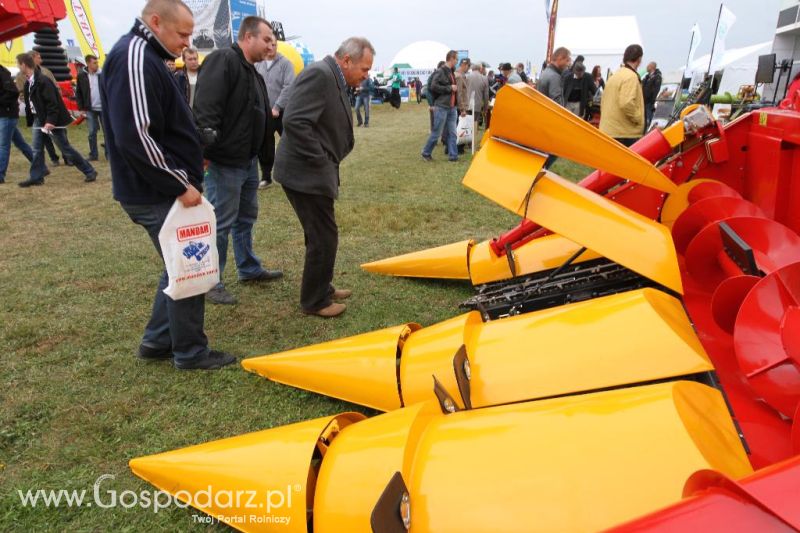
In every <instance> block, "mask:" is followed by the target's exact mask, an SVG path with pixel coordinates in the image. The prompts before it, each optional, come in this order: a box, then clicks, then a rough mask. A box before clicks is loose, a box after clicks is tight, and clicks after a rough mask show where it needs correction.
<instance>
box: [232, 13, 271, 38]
mask: <svg viewBox="0 0 800 533" xmlns="http://www.w3.org/2000/svg"><path fill="white" fill-rule="evenodd" d="M262 23H264V24H266V25H267V28H269V30H270V31H272V25H271V24H270V23H269V22H267V21H266V20H264V19H263V18H261V17H255V16H250V17H245V18H244V20H242V25H241V26H239V34H238V35H237V36H236V38H237V39H238V40H239V41H243V40H244V36H245V35H246V34H248V33H249V34H250V35H256V36H257V35H261V32H260V30H259V28H260V27H261V24H262Z"/></svg>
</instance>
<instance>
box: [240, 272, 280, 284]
mask: <svg viewBox="0 0 800 533" xmlns="http://www.w3.org/2000/svg"><path fill="white" fill-rule="evenodd" d="M282 277H283V272H281V271H280V270H262V271H261V272H260V273H259V274H258V275H257V276H255V277H252V278H242V279H240V280H239V282H240V283H256V282H259V281H273V280H276V279H280V278H282Z"/></svg>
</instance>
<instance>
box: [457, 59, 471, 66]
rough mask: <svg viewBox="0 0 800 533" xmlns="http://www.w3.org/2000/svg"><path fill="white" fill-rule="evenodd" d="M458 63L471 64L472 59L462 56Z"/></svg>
mask: <svg viewBox="0 0 800 533" xmlns="http://www.w3.org/2000/svg"><path fill="white" fill-rule="evenodd" d="M458 64H459V65H471V64H472V61H470V60H469V58H468V57H464V58H462V59H461V61H459V63H458Z"/></svg>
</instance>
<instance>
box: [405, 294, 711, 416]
mask: <svg viewBox="0 0 800 533" xmlns="http://www.w3.org/2000/svg"><path fill="white" fill-rule="evenodd" d="M474 315H477V313H476V312H474ZM476 318H478V317H477V316H473V313H470V314H467V315H462V317H460V318H458V317H457V318H456V319H452V320H450V321H447V322H444V323H442V324H437V325H436V326H432V327H429V328H424V329H422V330H420V331H418V332H416V333H414V334H413V335H411V337H410V338H409V339H408V342H406V345H405V348H404V349H403V355H402V357H401V358H400V382H401V390H402V392H403V401H404V403H405V405H411V404H413V403H415V402H421V401H427V400H428V399H430V397H431V395H430V383H431V378H430V376H431V375H435V376H436V377H437V378H438V379H439V381H440V382H441V383H442V385H443V386H444V387H445V388H446V389H447V391H448V392H449V393H450V395H451V396H453V397H454V398H457V397H458V395H459V389H458V386H457V384H456V380H455V377H454V373H453V356H454V355H455V353H456V351H457V350H458V347H459V343H460V342H463V344H464V346H465V347H466V352H467V357H468V358H469V366H470V373H471V379H470V389H471V403H472V406H473V407H487V406H491V405H500V404H504V403H510V402H519V401H522V400H533V399H538V398H546V397H550V396H559V395H563V394H572V393H577V392H582V391H589V390H597V389H602V388H607V387H614V386H620V385H627V384H633V383H643V382H647V381H653V380H659V379H665V378H674V377H680V376H687V375H692V374H696V373H701V372H708V371H710V370H713V368H714V367H713V365H712V363H711V361H710V360H709V358H708V356H707V355H706V353H705V350H704V349H703V346H702V344H700V340H699V339H698V338H697V335H696V334H695V332H694V330H693V328H692V325H691V323H690V322H689V318H688V317H687V316H686V312H685V311H684V309H683V305H682V304H681V302H680V301H679V300H677V299H676V298H673V297H672V296H669V295H668V294H665V293H663V292H661V291H657V290H654V289H642V290H638V291H632V292H626V293H620V294H615V295H612V296H606V297H603V298H597V299H594V300H588V301H585V302H579V303H574V304H570V305H564V306H561V307H555V308H552V309H545V310H543V311H537V312H534V313H526V314H522V315H518V316H514V317H509V318H504V319H501V320H494V321H491V322H486V323H483V322H480V321H479V320H475V319H476ZM458 320H460V321H461V324H463V329H462V330H458V329H456V328H454V327H453V326H454V325H455V324H456V323H458V322H457V321H458ZM431 339H433V340H434V341H431ZM462 339H463V341H462Z"/></svg>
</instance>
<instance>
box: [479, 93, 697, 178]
mask: <svg viewBox="0 0 800 533" xmlns="http://www.w3.org/2000/svg"><path fill="white" fill-rule="evenodd" d="M681 127H682V125H681ZM490 130H491V132H492V135H493V136H495V137H500V138H503V139H507V140H509V141H513V142H515V143H518V144H521V145H524V146H527V147H530V148H534V149H536V150H541V151H543V152H546V153H548V154H554V155H557V156H559V157H563V158H565V159H569V160H571V161H576V162H578V163H581V164H584V165H586V166H589V167H592V168H597V169H600V170H605V171H606V172H610V173H612V174H614V175H616V176H619V177H621V178H625V179H628V180H631V181H635V182H636V183H640V184H642V185H646V186H648V187H652V188H653V189H657V190H659V191H663V192H666V193H670V192H672V191H674V190H675V187H676V186H675V184H674V183H673V182H672V181H671V180H670V179H669V178H667V177H666V176H665V175H664V174H663V173H662V172H661V171H660V170H658V168H656V167H655V166H654V165H653V164H652V163H650V162H649V161H647V160H646V159H645V158H643V157H642V156H640V155H639V154H636V153H634V152H632V151H631V150H629V149H627V148H625V147H624V146H623V145H621V144H620V143H618V142H617V141H615V140H614V139H612V138H611V137H609V136H608V135H606V134H605V133H603V132H602V131H600V130H599V129H597V128H595V127H594V126H592V125H591V124H589V123H588V122H586V121H585V120H582V119H581V118H580V117H577V116H575V115H573V114H572V113H570V112H569V111H567V109H565V108H564V107H562V106H560V105H558V104H556V103H555V102H553V101H552V100H550V99H549V98H547V97H546V96H544V95H543V94H541V93H540V92H539V91H537V90H535V89H533V88H531V87H530V86H528V85H527V84H525V83H516V84H513V85H506V86H505V87H503V88H502V89H500V91H499V92H498V93H497V98H496V100H495V105H494V109H493V110H492V123H491V127H490ZM481 149H483V147H482V148H481Z"/></svg>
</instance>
